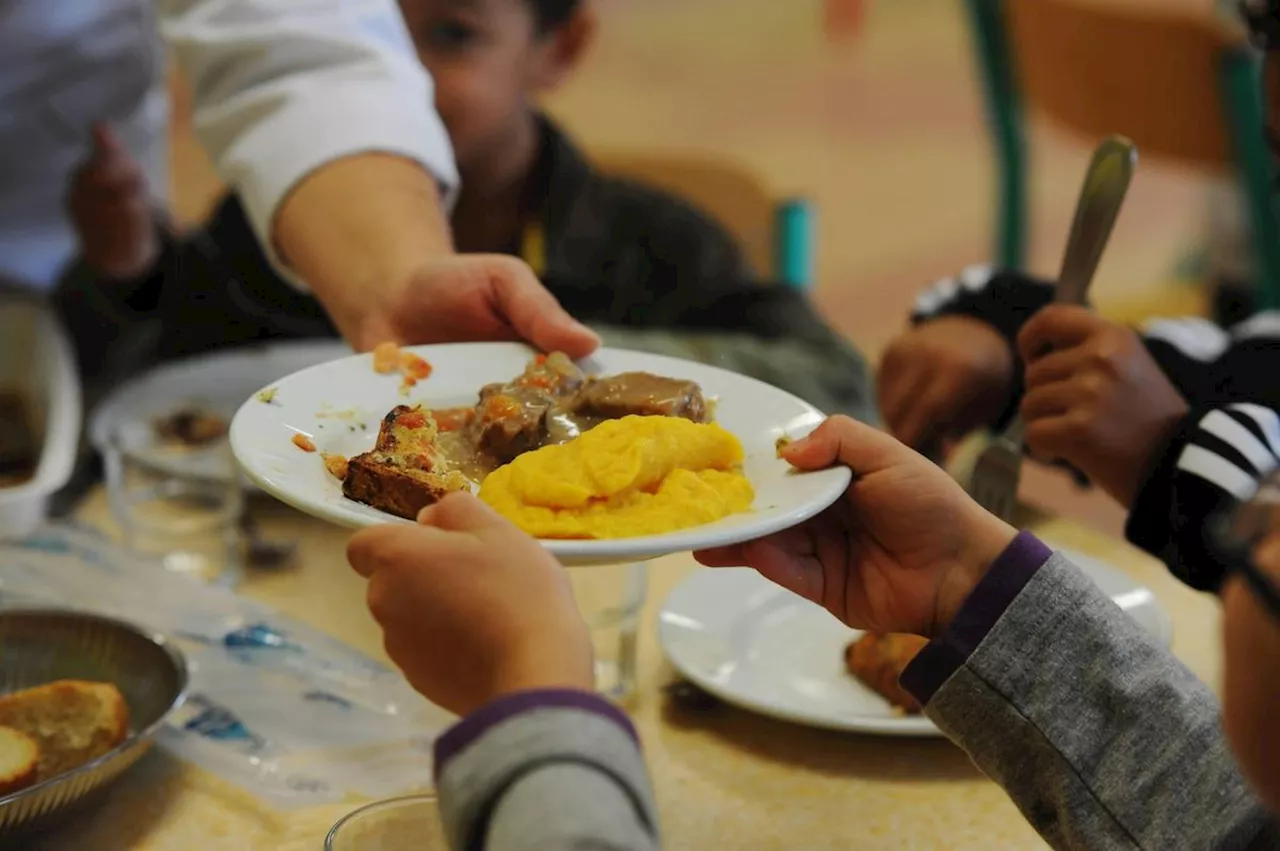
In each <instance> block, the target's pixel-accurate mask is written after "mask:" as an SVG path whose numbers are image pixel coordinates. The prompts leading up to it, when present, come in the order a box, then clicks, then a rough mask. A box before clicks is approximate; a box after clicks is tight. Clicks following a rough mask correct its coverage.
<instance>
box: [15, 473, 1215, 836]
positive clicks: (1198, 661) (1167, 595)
mask: <svg viewBox="0 0 1280 851" xmlns="http://www.w3.org/2000/svg"><path fill="white" fill-rule="evenodd" d="M105 502H106V501H105V497H104V495H103V493H102V492H101V490H100V489H99V491H98V492H95V493H94V494H93V495H91V496H90V497H89V499H88V500H87V501H86V504H85V505H84V506H83V508H82V510H81V512H80V519H82V520H85V521H88V522H91V523H94V524H95V525H99V526H101V527H103V528H110V523H109V520H108V519H107V518H108V513H107V510H106V504H105ZM256 516H259V517H260V518H261V523H262V526H263V529H264V531H265V532H267V533H269V534H271V535H272V536H281V537H291V538H296V539H298V540H299V541H300V550H299V553H298V558H297V566H296V567H294V568H292V569H290V570H287V571H285V572H280V573H275V574H259V575H256V576H253V577H252V578H251V579H249V580H248V581H246V582H245V583H244V585H243V586H242V591H243V593H246V594H248V595H250V596H252V597H255V598H257V599H259V600H261V601H264V602H266V603H269V604H271V605H273V606H276V607H278V608H279V609H280V610H282V611H284V612H286V613H287V614H289V615H291V616H294V617H297V618H299V619H300V620H304V621H307V622H309V623H311V624H313V625H315V626H317V627H319V628H321V629H324V630H326V631H328V632H330V633H332V634H333V635H335V636H337V637H338V638H341V639H342V640H344V641H347V642H349V643H350V644H352V645H354V646H356V647H358V648H360V649H361V650H363V651H365V652H367V653H368V654H370V655H371V656H374V657H377V658H380V659H385V655H384V654H383V651H382V643H381V634H380V632H379V630H378V628H377V626H376V625H375V624H374V623H373V621H372V619H371V618H370V616H369V614H368V612H367V610H366V609H365V607H364V585H363V580H361V579H360V578H359V577H357V576H356V575H355V574H354V573H352V571H351V570H350V569H349V568H348V566H347V565H346V563H345V558H344V547H345V542H346V537H347V533H346V532H344V531H343V530H341V529H337V528H334V527H331V526H327V525H325V524H322V523H320V522H318V521H314V520H311V519H310V518H306V517H303V516H302V515H300V514H297V513H295V512H293V511H292V510H291V509H288V508H285V507H284V506H280V505H276V504H272V505H263V506H261V507H259V508H257V509H256ZM1027 525H1028V526H1029V527H1030V528H1032V529H1034V530H1035V531H1036V532H1037V533H1038V534H1039V535H1040V536H1041V537H1042V538H1043V539H1044V540H1046V541H1047V542H1050V543H1053V544H1058V545H1062V546H1066V547H1071V548H1074V549H1076V550H1079V551H1080V552H1083V553H1086V554H1088V555H1091V556H1094V557H1097V558H1100V559H1102V560H1104V561H1107V562H1109V563H1110V564H1112V565H1114V566H1116V567H1118V568H1120V569H1122V570H1125V571H1126V572H1128V573H1130V574H1131V575H1133V576H1134V577H1135V578H1136V579H1138V580H1139V581H1141V582H1143V583H1145V584H1147V585H1148V586H1149V587H1151V588H1152V589H1153V590H1154V591H1155V592H1156V594H1157V595H1158V596H1159V597H1160V599H1161V600H1162V601H1163V602H1164V604H1165V605H1166V606H1167V607H1168V608H1169V611H1170V612H1171V614H1172V615H1173V619H1174V625H1175V637H1174V649H1175V652H1177V654H1178V655H1179V656H1180V657H1181V658H1182V659H1183V660H1184V661H1185V662H1186V663H1187V664H1188V665H1189V666H1190V667H1191V668H1192V670H1194V671H1195V672H1196V673H1197V674H1198V675H1199V676H1201V677H1202V678H1204V679H1205V680H1206V681H1207V682H1209V683H1211V684H1214V685H1215V688H1216V684H1217V683H1218V680H1219V675H1220V663H1219V655H1220V643H1219V637H1218V632H1219V630H1218V625H1219V615H1218V608H1217V605H1216V603H1215V602H1214V601H1213V599H1212V598H1209V597H1207V596H1205V595H1202V594H1198V593H1196V592H1193V591H1191V590H1189V589H1187V588H1186V587H1184V586H1182V585H1180V584H1179V583H1178V582H1177V581H1175V580H1174V579H1172V578H1171V577H1170V576H1169V575H1168V574H1167V572H1166V571H1165V569H1164V567H1163V566H1162V565H1160V564H1159V563H1158V562H1156V561H1155V560H1153V559H1151V558H1149V557H1147V556H1145V555H1144V554H1142V553H1140V552H1138V551H1136V550H1134V549H1133V548H1131V547H1129V546H1128V545H1127V544H1125V543H1123V542H1120V541H1115V540H1112V539H1109V538H1107V537H1105V536H1102V535H1100V534H1098V533H1096V532H1093V531H1091V530H1089V529H1086V528H1084V527H1081V526H1079V525H1077V524H1074V523H1071V522H1068V521H1063V520H1053V519H1049V518H1046V517H1043V516H1031V517H1030V519H1029V522H1028V524H1027ZM695 569H697V568H696V565H695V564H694V563H693V561H692V559H691V558H689V557H688V556H684V555H681V556H672V557H668V558H665V559H661V560H659V561H657V562H654V563H653V565H652V569H651V571H650V588H649V600H648V605H647V608H646V613H645V625H644V628H643V632H642V635H641V642H640V665H639V674H638V679H639V689H638V696H637V698H636V699H635V700H634V701H633V703H632V704H631V705H630V706H629V707H628V709H629V711H630V712H631V714H632V717H633V718H634V719H635V722H636V726H637V727H638V728H639V731H640V734H641V736H642V738H643V740H644V745H645V753H646V757H647V760H648V764H649V768H650V770H651V772H652V776H653V781H654V785H655V787H656V790H657V796H658V803H659V807H660V810H661V814H662V822H663V829H664V834H665V838H666V841H667V845H668V847H670V848H708V849H710V848H733V849H737V851H771V850H772V849H794V848H804V849H806V850H807V851H820V849H827V848H830V849H859V851H862V850H863V849H904V848H948V849H954V851H966V849H973V851H989V849H992V848H1037V847H1044V846H1043V843H1041V842H1040V840H1039V839H1038V837H1036V835H1035V834H1034V832H1033V831H1032V830H1031V829H1030V827H1028V826H1027V824H1026V823H1025V822H1024V821H1023V819H1022V818H1021V816H1020V815H1019V814H1018V812H1017V811H1016V809H1015V808H1014V807H1013V805H1012V804H1011V803H1009V801H1008V799H1007V798H1006V797H1005V796H1004V793H1003V792H1002V791H1001V790H1000V789H999V788H998V787H996V786H995V785H994V784H993V783H991V782H990V781H988V780H986V779H985V778H984V777H983V776H982V775H981V774H980V773H979V772H978V771H977V769H975V768H974V767H973V766H972V765H971V763H970V762H969V761H968V759H967V757H966V756H965V755H964V754H963V753H962V752H961V751H960V750H959V749H957V748H955V747H954V746H952V745H951V744H949V743H948V742H946V741H944V740H908V739H889V738H874V737H867V736H855V735H847V734H837V733H828V732H821V731H817V730H809V729H805V728H802V727H795V726H789V725H786V724H782V723H779V722H774V721H771V720H768V719H765V718H761V717H757V716H754V715H751V714H748V713H746V712H742V711H739V710H736V709H733V708H731V707H717V708H714V709H711V710H689V709H680V708H676V707H674V706H672V705H670V704H669V703H668V701H667V700H666V698H665V697H664V695H663V693H662V688H663V686H664V685H666V684H667V683H669V682H670V681H671V680H672V679H673V675H672V672H671V670H670V668H669V666H668V665H667V664H666V663H665V661H664V660H663V659H662V657H661V654H660V652H659V649H658V646H657V641H656V637H655V630H654V628H653V623H654V620H655V618H656V615H657V611H658V608H659V607H660V605H661V601H662V600H663V598H664V597H665V596H666V594H667V593H668V592H669V591H670V590H671V589H672V588H673V587H674V586H675V585H676V584H677V583H678V582H679V581H680V580H681V578H682V577H684V576H685V575H687V574H688V573H689V572H690V571H692V570H695ZM359 803H361V802H359V801H352V802H348V803H341V804H335V805H329V806H324V807H317V808H313V809H308V810H302V811H297V812H288V813H285V812H274V811H272V810H269V809H266V808H264V807H262V806H260V805H258V804H257V803H256V802H255V801H254V800H253V799H252V798H250V797H249V796H247V795H245V794H244V793H242V792H240V791H239V790H238V789H236V788H234V787H232V786H230V785H228V784H226V783H224V782H222V781H220V780H218V779H217V778H214V777H212V776H211V775H208V774H205V773H204V772H202V771H200V770H199V769H196V768H194V767H192V766H189V765H186V764H184V763H181V762H179V761H177V760H174V759H172V758H171V757H169V756H167V755H166V754H164V753H162V752H160V751H158V750H156V751H153V752H152V753H151V755H149V756H148V757H147V758H146V759H144V760H143V762H142V763H140V764H139V765H138V766H137V768H136V769H135V770H133V771H132V772H130V773H129V774H128V775H127V776H126V777H125V778H124V779H123V780H122V781H121V782H120V783H119V784H118V785H117V786H116V787H114V788H113V789H112V790H111V791H110V792H109V794H108V795H107V796H106V797H105V799H104V800H103V801H102V803H101V804H100V805H99V806H97V807H96V808H94V809H91V810H88V811H86V812H84V813H83V814H81V815H78V816H77V818H76V822H75V824H73V825H71V826H69V827H68V828H64V829H60V830H59V831H57V832H55V833H53V834H51V835H49V836H48V837H47V838H45V839H44V840H42V841H41V842H40V843H39V844H38V845H37V846H36V848H35V849H34V851H63V849H67V851H78V849H94V851H117V849H118V851H124V849H134V851H190V849H195V848H199V849H201V851H224V850H225V851H318V849H320V848H321V847H322V843H323V839H324V835H325V833H326V832H327V830H328V828H329V826H330V825H331V824H332V823H333V822H334V821H336V820H337V819H338V818H339V817H341V816H342V815H344V814H345V813H346V812H348V811H350V810H351V809H354V808H355V806H356V805H358V804H359ZM439 848H443V843H442V841H441V840H440V839H439V838H438V837H432V838H430V839H429V840H427V841H424V844H423V849H424V851H432V850H433V849H439Z"/></svg>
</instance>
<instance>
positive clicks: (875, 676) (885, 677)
mask: <svg viewBox="0 0 1280 851" xmlns="http://www.w3.org/2000/svg"><path fill="white" fill-rule="evenodd" d="M928 643H929V641H928V639H925V638H921V637H920V636H918V635H903V634H901V633H889V634H885V635H882V634H877V633H872V632H868V633H864V634H863V635H862V636H861V637H860V638H858V640H856V641H854V642H852V643H850V644H849V646H848V647H846V648H845V651H844V664H845V667H846V668H848V669H849V673H851V674H853V675H854V676H855V677H857V678H858V679H859V680H861V681H862V684H863V685H865V686H867V687H868V688H870V689H871V690H872V691H875V692H876V693H878V694H879V695H880V696H881V697H883V698H884V699H885V700H887V701H889V703H890V704H891V705H892V706H895V707H897V708H898V709H900V710H902V711H903V712H905V713H907V714H908V715H917V714H919V713H920V712H921V711H922V710H921V707H920V704H919V702H917V701H916V699H915V697H913V696H912V694H911V692H909V691H907V690H906V689H904V688H903V687H902V685H901V684H900V683H899V682H898V678H899V677H901V676H902V672H903V671H904V670H906V667H907V665H908V664H910V662H911V660H912V659H914V658H915V657H916V654H917V653H919V652H920V651H921V650H922V649H923V648H924V646H925V645H926V644H928Z"/></svg>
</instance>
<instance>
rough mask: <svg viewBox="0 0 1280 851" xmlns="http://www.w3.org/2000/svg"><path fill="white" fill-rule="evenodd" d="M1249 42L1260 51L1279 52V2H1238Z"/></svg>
mask: <svg viewBox="0 0 1280 851" xmlns="http://www.w3.org/2000/svg"><path fill="white" fill-rule="evenodd" d="M1239 7H1240V16H1241V17H1242V18H1244V22H1245V24H1246V25H1247V26H1248V27H1249V40H1250V41H1252V42H1253V44H1254V46H1255V47H1258V48H1260V49H1262V50H1280V0H1240V2H1239Z"/></svg>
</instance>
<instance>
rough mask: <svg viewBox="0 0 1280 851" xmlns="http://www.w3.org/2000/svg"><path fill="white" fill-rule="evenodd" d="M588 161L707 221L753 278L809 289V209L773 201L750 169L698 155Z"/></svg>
mask: <svg viewBox="0 0 1280 851" xmlns="http://www.w3.org/2000/svg"><path fill="white" fill-rule="evenodd" d="M592 158H593V160H594V161H595V162H596V164H597V166H598V167H599V168H600V170H601V171H603V172H604V173H606V174H610V175H613V176H615V177H621V178H627V179H631V180H635V181H636V182H638V183H644V184H645V185H647V186H652V187H654V188H655V189H661V190H663V191H666V192H669V193H671V194H672V195H675V196H677V197H679V198H682V199H684V200H686V201H688V202H689V203H691V204H693V205H694V206H695V207H697V208H698V209H700V210H702V211H703V212H705V213H707V214H709V215H711V216H712V217H713V218H715V219H716V221H718V222H719V223H720V224H721V225H723V226H724V227H725V228H727V229H728V230H729V232H730V233H732V234H733V235H734V236H736V237H737V238H738V241H739V244H740V245H741V246H742V248H743V251H744V253H745V254H746V256H747V258H748V260H749V261H750V262H751V266H752V268H753V269H754V270H755V271H756V272H757V273H758V274H768V275H772V276H774V277H775V278H777V279H778V280H780V281H783V282H785V283H788V284H791V285H793V286H798V287H807V286H809V285H810V284H811V282H812V281H811V278H812V271H811V270H812V266H813V254H814V252H813V247H812V241H813V232H814V228H813V222H812V212H811V208H810V207H809V205H808V204H806V203H804V202H802V201H792V200H780V199H778V198H777V197H775V196H774V194H773V193H772V192H771V191H770V190H769V188H768V187H767V186H766V184H765V183H764V181H763V180H761V179H760V178H759V177H758V176H757V175H756V174H754V173H753V172H751V171H750V170H749V169H747V168H744V167H742V166H739V165H734V164H732V163H727V162H725V161H724V160H723V158H720V157H717V156H715V155H713V154H707V153H700V152H699V153H693V152H672V153H648V152H646V153H638V152H630V151H598V152H593V155H592Z"/></svg>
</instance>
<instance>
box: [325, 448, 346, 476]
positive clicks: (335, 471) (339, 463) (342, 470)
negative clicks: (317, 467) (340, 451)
mask: <svg viewBox="0 0 1280 851" xmlns="http://www.w3.org/2000/svg"><path fill="white" fill-rule="evenodd" d="M320 459H321V460H322V461H324V468H325V469H326V470H328V471H329V475H331V476H333V477H334V478H335V479H337V480H338V481H340V482H342V481H346V478H347V458H346V456H345V455H330V454H329V453H328V452H324V453H321V455H320Z"/></svg>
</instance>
